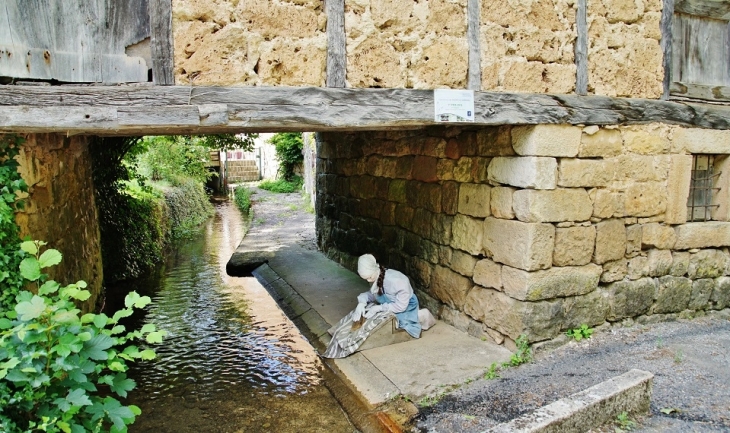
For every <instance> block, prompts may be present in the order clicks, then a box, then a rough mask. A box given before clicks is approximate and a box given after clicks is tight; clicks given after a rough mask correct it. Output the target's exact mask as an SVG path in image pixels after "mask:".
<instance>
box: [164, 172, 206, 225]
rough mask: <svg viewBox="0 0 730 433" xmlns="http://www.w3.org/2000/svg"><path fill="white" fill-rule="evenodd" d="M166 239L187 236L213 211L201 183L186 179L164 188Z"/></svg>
mask: <svg viewBox="0 0 730 433" xmlns="http://www.w3.org/2000/svg"><path fill="white" fill-rule="evenodd" d="M164 196H165V205H166V206H165V207H166V209H167V211H166V220H167V221H166V224H167V226H168V227H170V229H169V232H168V233H165V235H166V238H168V239H179V238H184V237H188V236H189V235H190V234H191V233H192V232H193V231H194V229H195V228H197V227H198V226H200V224H201V223H202V222H203V221H205V220H206V219H208V217H209V216H211V215H212V214H213V213H214V210H213V205H211V204H210V200H209V198H208V195H207V194H206V193H205V189H204V188H203V185H202V184H201V183H199V182H196V181H195V180H193V179H186V180H184V181H180V183H179V184H178V185H177V186H176V187H174V188H169V189H165V190H164Z"/></svg>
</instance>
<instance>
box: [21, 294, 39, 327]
mask: <svg viewBox="0 0 730 433" xmlns="http://www.w3.org/2000/svg"><path fill="white" fill-rule="evenodd" d="M45 309H46V303H45V302H44V301H43V298H41V297H40V296H37V295H34V296H33V298H32V299H31V300H30V302H21V303H19V304H18V305H16V306H15V311H16V312H17V313H18V315H19V316H18V317H19V318H20V320H22V321H28V320H33V319H36V318H38V317H40V315H41V314H43V312H44V311H45Z"/></svg>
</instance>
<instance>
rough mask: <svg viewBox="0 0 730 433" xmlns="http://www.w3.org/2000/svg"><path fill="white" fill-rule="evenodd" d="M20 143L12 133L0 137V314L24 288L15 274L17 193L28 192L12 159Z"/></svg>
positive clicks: (19, 254) (17, 260) (20, 255)
mask: <svg viewBox="0 0 730 433" xmlns="http://www.w3.org/2000/svg"><path fill="white" fill-rule="evenodd" d="M23 141H24V140H23V138H22V137H19V136H17V135H14V134H10V135H0V311H3V310H7V309H9V308H10V307H11V306H12V305H13V304H14V300H15V295H17V294H18V292H19V291H20V289H21V288H22V286H23V278H22V277H21V276H20V273H19V272H18V271H17V269H18V266H20V261H21V260H22V259H23V252H22V251H21V250H20V248H18V245H20V237H19V230H18V226H17V224H16V223H15V210H16V209H22V206H23V202H22V200H19V199H18V193H24V192H27V191H28V187H27V185H26V184H25V181H24V180H23V179H22V178H21V177H20V174H19V173H18V162H17V161H16V160H15V159H14V158H15V157H16V156H17V155H18V152H19V150H20V146H21V145H22V144H23Z"/></svg>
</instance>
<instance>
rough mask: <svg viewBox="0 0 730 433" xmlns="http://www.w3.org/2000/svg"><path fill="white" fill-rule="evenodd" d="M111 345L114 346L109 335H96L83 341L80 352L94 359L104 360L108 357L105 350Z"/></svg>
mask: <svg viewBox="0 0 730 433" xmlns="http://www.w3.org/2000/svg"><path fill="white" fill-rule="evenodd" d="M112 346H114V340H113V339H112V338H111V337H110V336H108V335H103V334H101V335H96V336H94V337H92V338H91V340H89V341H86V342H84V349H83V350H82V351H81V354H83V355H86V356H87V357H89V358H91V359H93V360H96V361H106V360H107V358H108V355H107V353H106V350H107V349H109V348H110V347H112Z"/></svg>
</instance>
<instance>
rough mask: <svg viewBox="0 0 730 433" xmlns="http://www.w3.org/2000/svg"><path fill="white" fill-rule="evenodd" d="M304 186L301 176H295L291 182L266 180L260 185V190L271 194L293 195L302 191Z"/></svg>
mask: <svg viewBox="0 0 730 433" xmlns="http://www.w3.org/2000/svg"><path fill="white" fill-rule="evenodd" d="M302 184H303V181H302V178H301V177H300V176H293V177H292V180H291V181H288V180H284V179H279V180H273V181H272V180H265V181H263V182H261V183H260V184H259V188H261V189H265V190H267V191H271V192H278V193H292V192H296V191H299V190H301V189H302Z"/></svg>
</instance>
